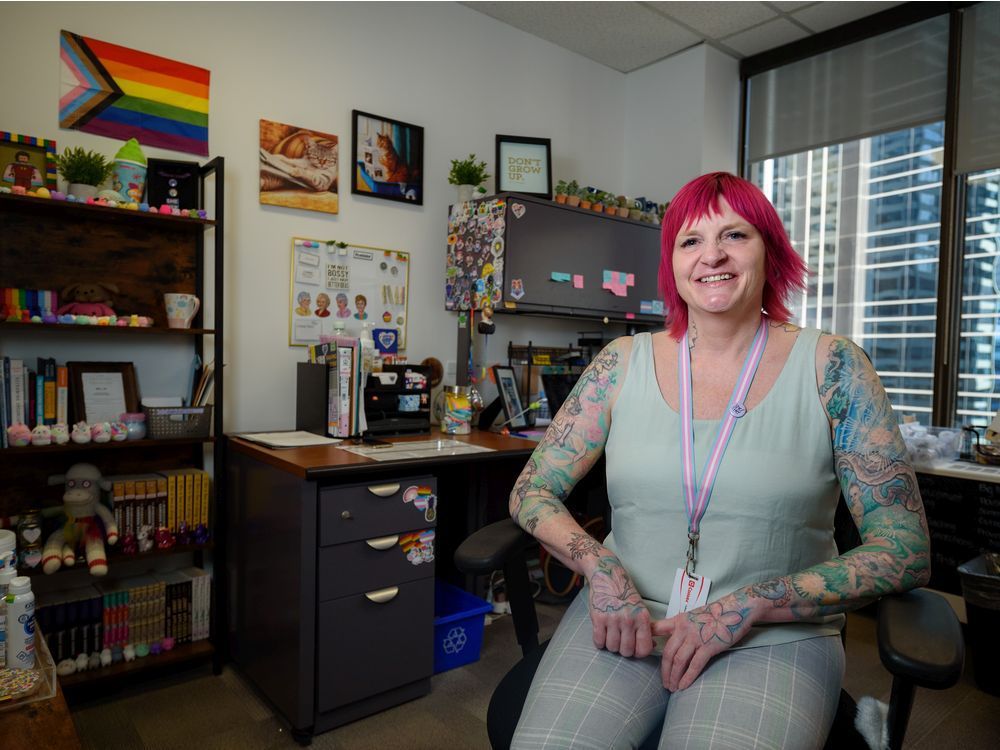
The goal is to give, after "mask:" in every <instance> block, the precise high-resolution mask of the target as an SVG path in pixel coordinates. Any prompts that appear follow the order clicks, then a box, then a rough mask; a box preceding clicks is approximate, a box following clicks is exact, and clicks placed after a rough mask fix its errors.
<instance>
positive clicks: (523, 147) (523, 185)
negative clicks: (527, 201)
mask: <svg viewBox="0 0 1000 750" xmlns="http://www.w3.org/2000/svg"><path fill="white" fill-rule="evenodd" d="M496 175H497V192H498V193H503V192H506V191H510V192H515V193H527V194H528V195H538V196H541V197H543V198H550V199H551V198H552V141H551V139H549V138H524V137H521V136H517V135H498V136H497V171H496Z"/></svg>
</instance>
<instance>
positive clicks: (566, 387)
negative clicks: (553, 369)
mask: <svg viewBox="0 0 1000 750" xmlns="http://www.w3.org/2000/svg"><path fill="white" fill-rule="evenodd" d="M579 379H580V373H576V372H573V373H569V372H567V373H542V388H544V389H545V398H546V399H547V400H548V406H549V415H550V417H555V415H556V414H557V413H558V412H559V410H560V409H561V408H562V405H563V402H565V401H566V399H567V398H568V397H569V394H570V391H572V390H573V386H575V385H576V381H577V380H579Z"/></svg>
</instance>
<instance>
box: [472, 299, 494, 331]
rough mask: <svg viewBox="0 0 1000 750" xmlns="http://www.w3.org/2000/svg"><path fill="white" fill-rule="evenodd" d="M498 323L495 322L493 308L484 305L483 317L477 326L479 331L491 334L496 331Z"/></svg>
mask: <svg viewBox="0 0 1000 750" xmlns="http://www.w3.org/2000/svg"><path fill="white" fill-rule="evenodd" d="M496 329H497V325H496V323H494V322H493V308H492V307H490V306H489V305H486V306H485V307H483V312H482V317H481V318H480V320H479V323H478V324H477V326H476V330H478V331H479V333H482V334H486V335H489V334H491V333H493V332H494V331H496Z"/></svg>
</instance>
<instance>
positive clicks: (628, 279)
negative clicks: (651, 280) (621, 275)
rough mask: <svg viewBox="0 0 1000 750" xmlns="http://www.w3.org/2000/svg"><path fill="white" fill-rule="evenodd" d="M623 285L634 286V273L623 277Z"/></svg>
mask: <svg viewBox="0 0 1000 750" xmlns="http://www.w3.org/2000/svg"><path fill="white" fill-rule="evenodd" d="M625 286H635V274H634V273H630V274H629V275H628V276H626V277H625Z"/></svg>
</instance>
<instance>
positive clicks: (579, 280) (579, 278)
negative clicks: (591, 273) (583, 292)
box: [573, 273, 583, 289]
mask: <svg viewBox="0 0 1000 750" xmlns="http://www.w3.org/2000/svg"><path fill="white" fill-rule="evenodd" d="M573 288H574V289H583V274H579V273H574V274H573Z"/></svg>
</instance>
